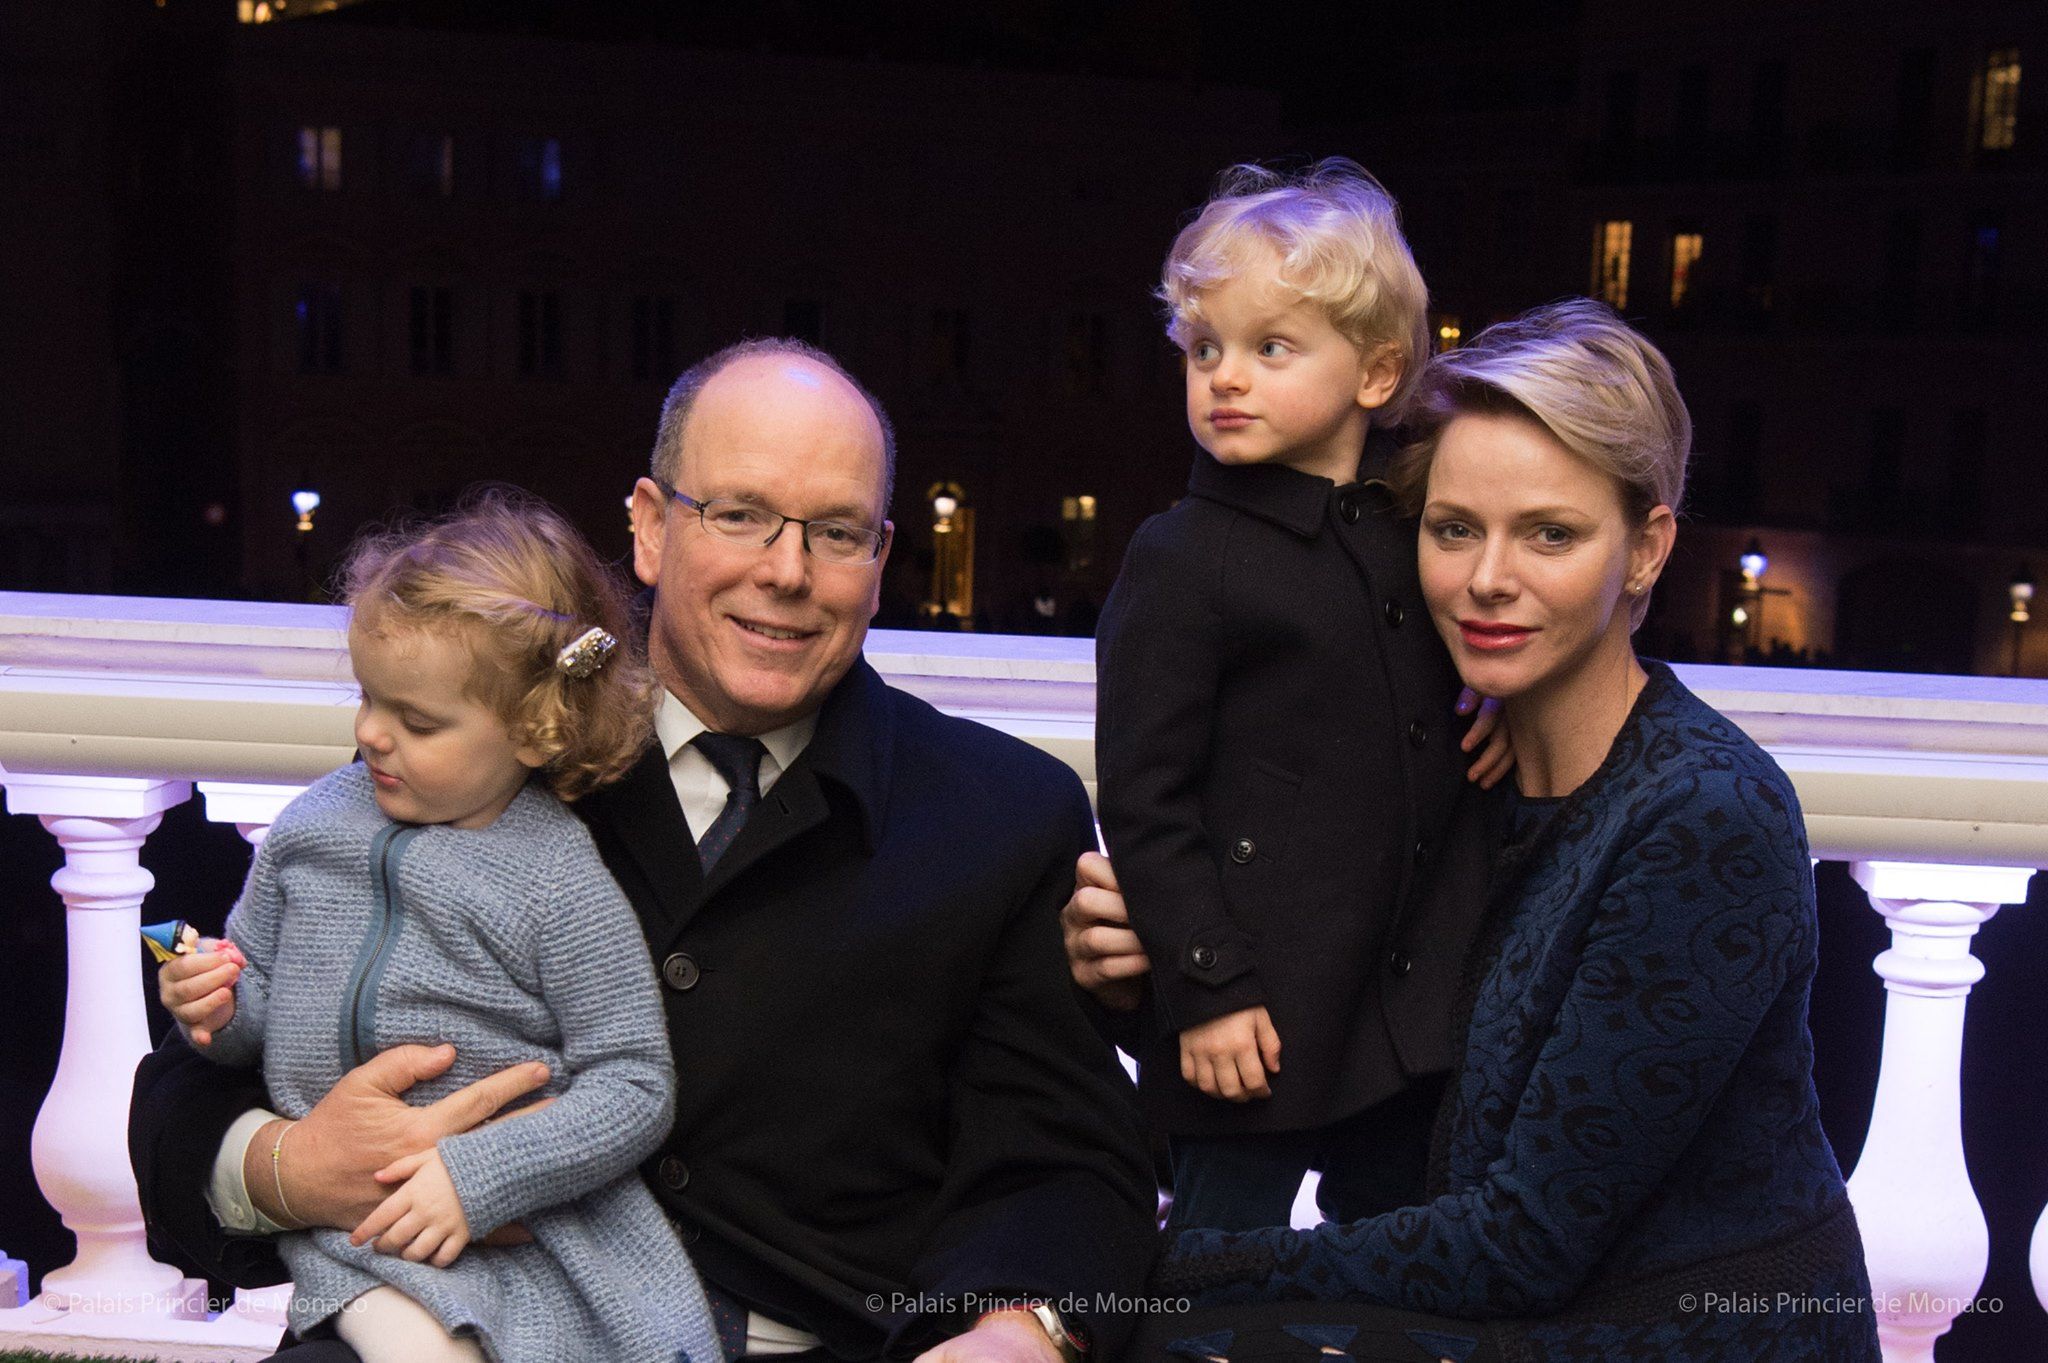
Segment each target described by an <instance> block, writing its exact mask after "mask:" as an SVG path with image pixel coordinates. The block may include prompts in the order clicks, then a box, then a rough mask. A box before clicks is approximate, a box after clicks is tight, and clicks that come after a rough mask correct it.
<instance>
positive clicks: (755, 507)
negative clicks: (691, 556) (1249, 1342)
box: [657, 484, 893, 568]
mask: <svg viewBox="0 0 2048 1363" xmlns="http://www.w3.org/2000/svg"><path fill="white" fill-rule="evenodd" d="M657 486H660V485H659V484H657ZM665 491H667V493H668V495H669V496H671V497H673V498H675V499H676V500H677V501H679V502H681V503H682V504H683V505H684V506H687V507H688V508H690V510H692V511H694V512H696V513H697V523H698V524H699V525H701V526H703V527H704V533H705V534H707V535H711V536H714V537H716V538H718V539H722V540H724V541H725V542H726V543H728V544H745V543H747V541H746V540H741V539H734V538H733V537H732V536H731V535H728V534H726V533H724V532H723V531H720V530H713V529H712V528H711V522H710V521H708V520H706V519H705V513H706V512H707V511H709V510H710V509H711V508H712V507H714V506H716V505H718V504H719V503H720V502H725V503H729V504H730V505H732V506H740V507H745V508H746V509H747V510H749V511H753V512H758V513H759V514H761V515H763V516H772V517H774V518H775V528H774V529H773V530H771V531H769V532H768V538H767V539H764V540H762V541H761V542H760V543H759V544H757V545H755V546H754V547H755V548H757V549H766V548H767V547H768V546H769V545H771V544H773V543H775V541H777V540H778V539H781V538H782V532H783V531H784V530H787V529H788V528H789V527H790V526H792V525H795V526H800V527H802V528H801V529H799V530H798V531H797V534H798V535H799V536H800V537H801V538H802V541H803V546H804V552H805V553H806V554H809V555H810V556H811V557H812V558H814V559H817V560H818V561H819V562H820V563H830V564H833V565H835V566H838V567H843V568H865V567H867V566H868V565H869V564H870V563H873V562H874V561H875V560H876V559H878V558H880V557H881V556H882V550H883V549H885V548H887V547H888V544H889V538H890V531H891V529H892V528H893V527H891V526H890V525H889V524H888V522H886V521H885V522H883V525H882V528H881V529H880V530H876V529H873V528H872V527H870V526H865V525H855V524H854V523H853V522H851V521H840V520H832V519H829V518H827V519H822V520H805V519H804V518H803V517H802V516H785V515H783V514H782V513H781V512H780V511H775V510H772V509H770V508H769V507H765V506H761V505H759V504H758V503H755V502H743V501H741V500H740V499H739V498H737V497H713V498H711V499H709V500H708V501H702V502H700V501H698V500H697V499H696V498H695V497H692V496H690V495H689V494H688V493H686V492H683V491H681V490H679V489H677V488H666V489H665ZM814 525H826V526H831V527H833V528H834V529H838V530H846V531H851V532H852V533H853V534H856V535H864V536H868V537H870V538H872V539H873V541H874V543H873V544H872V545H871V546H870V547H869V549H868V555H867V557H866V558H829V557H827V556H826V555H824V554H821V553H819V552H818V551H817V550H816V549H814V548H812V547H811V527H812V526H814Z"/></svg>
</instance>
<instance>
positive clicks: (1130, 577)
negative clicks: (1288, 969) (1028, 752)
mask: <svg viewBox="0 0 2048 1363" xmlns="http://www.w3.org/2000/svg"><path fill="white" fill-rule="evenodd" d="M1194 538H1195V537H1194V536H1192V535H1190V534H1189V533H1188V526H1187V522H1186V521H1185V520H1177V519H1175V518H1171V517H1168V516H1160V517H1154V518H1153V519H1152V520H1150V521H1147V522H1146V523H1145V524H1144V525H1143V526H1141V527H1140V528H1139V530H1138V533H1137V535H1136V537H1134V538H1133V539H1132V541H1131V547H1130V550H1129V552H1128V553H1127V554H1126V555H1125V557H1124V564H1123V570H1122V571H1121V572H1120V573H1119V574H1118V576H1117V581H1116V586H1115V588H1114V589H1113V590H1112V591H1111V592H1110V595H1109V602H1108V604H1107V605H1106V606H1104V608H1103V612H1102V622H1101V627H1100V630H1099V631H1098V633H1097V635H1096V645H1095V657H1096V693H1095V694H1096V725H1095V767H1096V775H1097V778H1098V779H1099V781H1100V782H1101V785H1100V789H1099V792H1098V796H1097V803H1098V806H1099V808H1100V811H1101V816H1102V831H1103V835H1104V838H1105V840H1106V841H1107V842H1108V844H1109V852H1110V857H1111V859H1112V860H1113V861H1114V862H1115V864H1116V874H1117V879H1118V880H1119V881H1120V882H1121V883H1122V885H1123V888H1124V893H1125V894H1126V895H1127V896H1128V898H1129V902H1130V910H1131V922H1132V925H1133V926H1134V927H1135V928H1136V930H1137V933H1138V936H1139V938H1140V940H1142V941H1143V942H1144V944H1145V952H1146V954H1147V955H1148V956H1150V957H1151V959H1152V989H1153V993H1154V996H1155V997H1156V998H1157V999H1158V1000H1159V1002H1160V1005H1161V1008H1162V1011H1163V1012H1164V1014H1165V1018H1166V1023H1167V1025H1168V1026H1169V1027H1170V1028H1172V1029H1173V1030H1175V1031H1180V1030H1184V1029H1186V1028H1188V1027H1192V1026H1195V1025H1197V1024H1199V1023H1203V1022H1208V1021H1210V1020H1211V1019H1214V1018H1219V1017H1222V1016H1224V1015H1225V1014H1227V1013H1235V1012H1239V1011H1241V1010H1243V1009H1246V1008H1255V1007H1258V1006H1260V1005H1261V1004H1264V1003H1265V1002H1266V994H1265V989H1264V987H1263V986H1262V985H1261V983H1260V981H1259V978H1258V974H1257V971H1256V969H1255V962H1254V959H1253V954H1252V944H1251V942H1250V940H1249V939H1248V938H1247V937H1246V935H1245V934H1244V933H1243V931H1241V930H1240V929H1239V928H1238V926H1237V925H1236V924H1235V923H1234V922H1232V921H1231V918H1230V914H1229V912H1228V910H1227V909H1226V908H1225V905H1224V898H1223V882H1222V879H1221V877H1220V876H1219V875H1218V874H1217V869H1216V861H1215V856H1214V854H1213V852H1212V851H1211V839H1210V834H1209V830H1208V829H1207V828H1206V827H1205V826H1204V824H1203V821H1202V804H1201V802H1202V786H1203V782H1204V780H1205V778H1206V777H1207V774H1208V765H1209V749H1210V744H1211V741H1212V738H1213V732H1214V727H1215V715H1216V703H1217V690H1218V686H1219V684H1220V681H1221V677H1222V668H1223V654H1224V650H1225V649H1226V648H1227V647H1228V646H1229V640H1228V638H1227V632H1226V630H1225V628H1224V623H1223V618H1222V613H1221V603H1220V600H1219V598H1220V596H1221V575H1222V568H1223V562H1224V554H1223V552H1222V550H1223V546H1222V545H1221V544H1220V543H1219V544H1212V545H1201V544H1197V543H1193V542H1191V541H1193V540H1194Z"/></svg>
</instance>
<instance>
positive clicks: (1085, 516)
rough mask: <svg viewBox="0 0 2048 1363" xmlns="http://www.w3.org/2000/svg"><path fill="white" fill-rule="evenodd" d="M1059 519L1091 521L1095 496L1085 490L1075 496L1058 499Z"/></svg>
mask: <svg viewBox="0 0 2048 1363" xmlns="http://www.w3.org/2000/svg"><path fill="white" fill-rule="evenodd" d="M1060 519H1061V520H1063V521H1092V520H1094V519H1095V498H1094V497H1093V496H1092V495H1091V494H1089V493H1086V492H1083V493H1081V494H1080V495H1079V496H1075V497H1062V498H1061V499H1060Z"/></svg>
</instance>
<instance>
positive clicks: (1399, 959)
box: [1387, 951, 1415, 977]
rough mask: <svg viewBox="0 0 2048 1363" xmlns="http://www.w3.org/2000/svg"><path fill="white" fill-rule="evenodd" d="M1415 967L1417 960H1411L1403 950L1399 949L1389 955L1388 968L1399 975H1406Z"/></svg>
mask: <svg viewBox="0 0 2048 1363" xmlns="http://www.w3.org/2000/svg"><path fill="white" fill-rule="evenodd" d="M1414 968H1415V962H1413V961H1411V960H1409V959H1408V958H1407V957H1406V956H1405V955H1403V954H1402V953H1401V952H1398V951H1397V952H1395V953H1394V954H1393V955H1391V956H1389V957H1387V969H1389V970H1391V971H1393V972H1394V974H1395V975H1396V976H1397V977H1398V976H1401V975H1406V974H1407V973H1408V972H1409V971H1411V970H1413V969H1414Z"/></svg>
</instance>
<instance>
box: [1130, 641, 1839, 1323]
mask: <svg viewBox="0 0 2048 1363" xmlns="http://www.w3.org/2000/svg"><path fill="white" fill-rule="evenodd" d="M1645 667H1646V669H1647V670H1648V671H1649V674H1650V680H1649V684H1648V686H1646V687H1645V688H1644V690H1643V693H1642V695H1641V697H1640V698H1639V699H1638V700H1637V702H1636V705H1635V707H1634V709H1633V710H1632V711H1631V713H1630V715H1629V718H1628V720H1627V722H1626V723H1625V724H1624V725H1623V727H1622V730H1621V733H1620V734H1619V735H1618V736H1617V737H1616V739H1615V741H1614V745H1613V747H1612V749H1611V750H1610V751H1609V753H1608V755H1607V758H1606V760H1605V761H1604V762H1603V763H1602V765H1601V767H1600V769H1599V770H1598V771H1597V772H1596V773H1595V774H1594V776H1593V777H1592V778H1591V779H1590V780H1588V781H1587V782H1586V783H1585V784H1584V785H1583V786H1581V787H1580V788H1579V789H1578V790H1577V791H1575V792H1573V794H1572V795H1571V796H1570V797H1569V798H1568V799H1566V800H1564V801H1563V802H1561V804H1560V805H1559V807H1558V808H1557V810H1556V812H1555V814H1554V815H1552V817H1551V818H1550V819H1549V820H1548V821H1547V822H1545V823H1543V824H1542V825H1541V827H1540V829H1537V830H1535V831H1533V832H1531V833H1529V834H1527V835H1526V836H1523V837H1520V838H1518V839H1516V840H1514V841H1511V842H1510V844H1509V845H1508V847H1507V848H1506V850H1505V851H1504V852H1503V854H1502V867H1501V871H1502V874H1501V875H1500V876H1499V877H1498V878H1497V880H1496V885H1497V887H1498V888H1497V890H1496V898H1495V902H1494V907H1493V909H1492V911H1491V920H1490V926H1489V929H1488V931H1487V932H1486V934H1485V935H1484V937H1483V938H1482V941H1481V944H1480V946H1479V947H1478V949H1477V951H1476V953H1475V959H1474V964H1473V973H1472V976H1471V980H1470V982H1469V983H1468V988H1472V989H1474V990H1475V992H1474V994H1473V1003H1472V1008H1471V1011H1470V1021H1469V1024H1468V1031H1467V1035H1466V1037H1465V1042H1464V1047H1463V1051H1462V1054H1463V1056H1464V1061H1463V1068H1462V1070H1461V1071H1460V1073H1459V1074H1458V1076H1457V1079H1456V1082H1455V1085H1454V1087H1453V1089H1452V1090H1451V1092H1450V1093H1449V1094H1448V1095H1447V1097H1446V1101H1445V1106H1444V1109H1443V1111H1442V1112H1441V1113H1440V1114H1439V1118H1438V1123H1437V1131H1436V1137H1435V1140H1434V1142H1433V1150H1432V1169H1431V1188H1430V1191H1431V1194H1432V1199H1431V1200H1430V1201H1429V1202H1428V1203H1426V1204H1425V1205H1423V1206H1420V1207H1413V1208H1406V1209H1403V1210H1401V1211H1397V1212H1392V1213H1389V1214H1387V1215H1384V1216H1379V1217H1375V1218H1372V1219H1370V1220H1366V1221H1359V1222H1354V1223H1350V1224H1343V1225H1334V1224H1325V1225H1322V1226H1319V1227H1317V1228H1315V1229H1313V1230H1308V1231H1292V1230H1288V1229H1285V1228H1274V1229H1271V1230H1260V1231H1251V1232H1245V1233H1225V1232H1219V1231H1188V1232H1184V1233H1182V1234H1181V1235H1180V1236H1179V1237H1178V1238H1177V1239H1176V1240H1175V1241H1174V1242H1173V1243H1172V1244H1171V1246H1170V1249H1169V1252H1168V1255H1167V1256H1166V1258H1165V1259H1164V1260H1163V1261H1162V1263H1161V1266H1160V1269H1159V1271H1158V1273H1157V1275H1156V1278H1155V1285H1156V1286H1157V1287H1158V1288H1159V1289H1160V1290H1161V1294H1162V1295H1178V1294H1183V1293H1186V1294H1191V1295H1193V1297H1194V1298H1195V1300H1196V1301H1197V1302H1201V1303H1207V1304H1218V1305H1220V1304H1226V1303H1249V1302H1275V1301H1293V1302H1325V1303H1335V1302H1347V1303H1376V1304H1380V1305H1383V1306H1387V1307H1395V1308H1402V1309H1405V1310H1408V1311H1419V1312H1429V1313H1434V1314H1439V1315H1443V1316H1452V1317H1457V1318H1459V1319H1461V1320H1472V1321H1489V1322H1492V1324H1491V1325H1490V1326H1488V1327H1484V1329H1483V1330H1482V1331H1481V1332H1482V1333H1486V1334H1489V1335H1490V1336H1491V1337H1492V1338H1493V1339H1494V1340H1495V1341H1496V1342H1497V1344H1498V1345H1499V1347H1500V1349H1501V1352H1502V1354H1503V1355H1504V1356H1505V1357H1507V1358H1511V1359H1513V1358H1528V1359H1544V1360H1564V1359H1638V1358H1640V1359H1651V1358H1654V1359H1660V1360H1666V1361H1667V1363H1668V1361H1678V1363H1684V1361H1685V1360H1701V1361H1702V1363H1704V1361H1705V1360H1709V1359H1711V1360H1715V1363H1741V1361H1742V1360H1764V1359H1769V1360H1774V1361H1776V1360H1792V1359H1802V1360H1803V1359H1825V1360H1828V1363H1863V1361H1864V1360H1869V1363H1876V1360H1877V1359H1878V1356H1879V1355H1878V1350H1877V1336H1876V1323H1875V1320H1874V1317H1873V1315H1872V1312H1871V1303H1870V1287H1869V1281H1868V1278H1867V1276H1866V1274H1865V1271H1864V1264H1863V1255H1862V1246H1861V1243H1860V1241H1859V1240H1858V1238H1857V1235H1856V1229H1855V1222H1854V1219H1853V1217H1852V1216H1851V1214H1850V1212H1849V1206H1848V1199H1847V1194H1846V1192H1845V1191H1844V1188H1843V1184H1842V1175H1841V1171H1840V1169H1839V1168H1838V1167H1837V1165H1836V1163H1835V1158H1834V1154H1833V1152H1832V1151H1831V1150H1830V1148H1829V1146H1828V1143H1827V1139H1826V1137H1825V1136H1823V1135H1822V1133H1821V1126H1820V1117H1819V1112H1818V1104H1817V1100H1816V1097H1815V1094H1814V1089H1813V1081H1812V1064H1813V1044H1812V1037H1811V1035H1810V1034H1809V1032H1808V1030H1807V1022H1806V1011H1807V995H1808V992H1809V990H1810V988H1811V985H1812V981H1813V973H1814V966H1815V956H1816V946H1817V930H1816V924H1815V912H1814V899H1813V874H1812V866H1811V863H1810V862H1809V860H1808V856H1807V846H1806V833H1805V825H1804V822H1803V820H1802V817H1801V815H1800V811H1799V804H1798V801H1797V799H1796V798H1795V796H1794V794H1793V791H1792V785H1791V782H1790V781H1789V780H1788V779H1787V778H1786V776H1785V774H1784V773H1783V772H1782V771H1780V770H1779V768H1778V766H1777V764H1776V763H1775V762H1773V761H1772V760H1771V759H1770V757H1769V756H1767V755H1766V754H1765V753H1764V752H1763V750H1762V749H1760V748H1758V747H1757V746H1756V744H1754V743H1753V742H1751V741H1750V740H1749V739H1748V738H1747V737H1746V736H1745V735H1743V734H1742V732H1741V731H1740V730H1738V729H1737V728H1736V727H1735V726H1734V725H1733V724H1731V723H1729V722H1728V721H1727V720H1726V719H1724V718H1723V717H1722V716H1721V715H1719V714H1718V713H1716V712H1715V711H1714V710H1713V709H1711V708H1709V707H1708V706H1707V705H1706V704H1705V703H1704V702H1702V701H1701V700H1700V699H1699V698H1698V697H1696V696H1694V695H1693V694H1692V693H1691V692H1690V691H1688V690H1686V688H1685V687H1684V686H1683V685H1681V684H1680V683H1679V681H1678V680H1677V678H1675V677H1674V676H1673V675H1672V674H1671V671H1670V669H1668V668H1666V667H1664V666H1663V665H1662V664H1659V663H1646V664H1645ZM1211 1314H1212V1316H1213V1315H1215V1314H1219V1313H1211ZM1302 1314H1303V1316H1304V1317H1305V1318H1317V1317H1321V1316H1322V1312H1320V1311H1318V1310H1316V1309H1313V1308H1306V1307H1304V1308H1303V1309H1302ZM1336 1314H1337V1315H1341V1314H1342V1313H1341V1312H1339V1313H1336Z"/></svg>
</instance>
